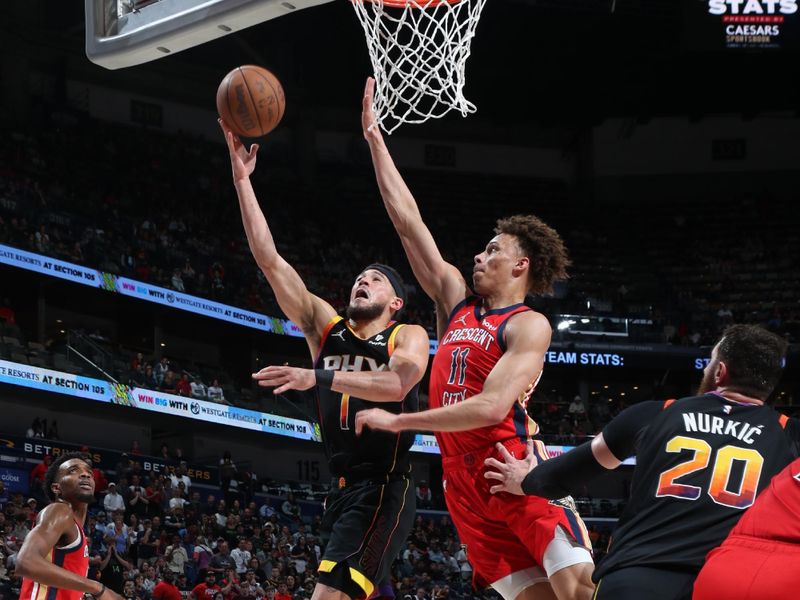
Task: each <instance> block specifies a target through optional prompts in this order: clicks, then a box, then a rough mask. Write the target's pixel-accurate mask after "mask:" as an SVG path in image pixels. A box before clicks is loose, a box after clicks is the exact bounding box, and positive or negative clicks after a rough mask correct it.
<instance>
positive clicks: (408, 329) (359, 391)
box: [253, 325, 429, 402]
mask: <svg viewBox="0 0 800 600" xmlns="http://www.w3.org/2000/svg"><path fill="white" fill-rule="evenodd" d="M428 354H429V340H428V334H427V333H426V332H425V330H424V329H423V328H422V327H420V326H419V325H405V326H403V327H402V328H400V330H399V331H398V332H397V336H396V337H395V346H394V351H393V352H392V356H391V358H390V359H389V365H388V366H389V368H388V370H386V371H323V372H320V371H321V370H314V369H301V368H297V367H287V366H270V367H266V368H265V369H262V370H261V371H259V372H258V373H255V374H254V375H253V378H254V379H256V380H258V384H259V385H261V386H264V387H275V390H274V393H275V394H280V393H283V392H285V391H286V390H307V389H309V388H311V387H313V386H315V385H329V386H330V388H331V389H332V390H333V391H334V392H340V393H342V394H349V395H351V396H355V397H356V398H362V399H364V400H371V401H373V402H399V401H401V400H402V399H403V398H405V397H406V395H407V394H408V392H409V391H410V390H411V388H412V387H414V386H415V385H416V384H417V383H419V381H420V380H421V379H422V377H423V375H425V369H426V368H427V366H428ZM326 377H327V378H329V379H330V378H332V379H331V380H330V381H329V382H326V381H325V378H326Z"/></svg>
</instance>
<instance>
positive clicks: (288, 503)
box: [281, 492, 300, 521]
mask: <svg viewBox="0 0 800 600" xmlns="http://www.w3.org/2000/svg"><path fill="white" fill-rule="evenodd" d="M281 512H283V514H284V515H286V516H287V517H289V518H290V519H292V520H293V521H299V519H300V505H299V504H297V500H295V499H294V494H293V493H292V492H287V493H286V500H284V501H283V504H281Z"/></svg>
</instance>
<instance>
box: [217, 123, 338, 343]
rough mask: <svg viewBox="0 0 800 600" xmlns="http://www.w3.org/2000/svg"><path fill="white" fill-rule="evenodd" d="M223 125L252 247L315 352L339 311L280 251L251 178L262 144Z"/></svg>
mask: <svg viewBox="0 0 800 600" xmlns="http://www.w3.org/2000/svg"><path fill="white" fill-rule="evenodd" d="M219 125H220V127H221V128H222V132H223V133H224V134H225V141H226V142H227V144H228V151H229V153H230V158H231V168H232V170H233V184H234V186H235V187H236V194H237V195H238V197H239V208H240V209H241V211H242V223H243V224H244V230H245V233H246V234H247V243H248V244H249V245H250V251H251V252H252V253H253V257H254V258H255V259H256V263H257V264H258V266H259V268H260V269H261V271H263V273H264V275H265V276H266V278H267V281H268V282H269V285H270V287H271V288H272V291H273V292H275V298H276V299H277V300H278V305H279V306H280V307H281V310H283V312H284V313H286V316H287V317H289V319H291V320H292V321H293V322H294V323H296V324H297V325H298V326H299V327H300V328H301V329H302V330H303V333H305V335H306V340H307V341H308V344H309V346H310V347H311V351H312V354H315V353H316V351H317V350H318V347H319V340H320V334H321V332H322V331H323V330H324V329H325V326H326V325H327V324H328V321H330V320H331V319H332V318H333V317H334V316H335V315H336V311H335V310H334V309H333V307H332V306H331V305H330V304H328V303H327V302H325V301H324V300H323V299H322V298H319V297H318V296H315V295H314V294H312V293H311V292H309V291H308V289H307V288H306V285H305V283H303V280H302V279H301V278H300V275H298V273H297V271H296V270H295V269H294V268H293V267H292V266H291V265H290V264H289V263H287V262H286V261H285V260H284V258H283V257H282V256H281V255H280V254H278V249H277V248H276V247H275V240H273V238H272V232H271V231H270V229H269V225H268V224H267V219H266V217H264V213H263V212H262V210H261V207H260V206H259V204H258V199H257V198H256V193H255V191H254V190H253V184H252V183H251V182H250V175H251V174H252V173H253V170H254V169H255V166H256V153H257V152H258V144H253V145H252V146H250V150H249V151H248V150H246V149H245V147H244V144H242V142H241V140H240V139H239V138H238V137H237V136H236V135H234V133H233V131H231V129H230V127H228V125H227V124H226V123H225V121H223V120H222V119H219Z"/></svg>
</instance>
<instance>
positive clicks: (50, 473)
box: [44, 452, 92, 502]
mask: <svg viewBox="0 0 800 600" xmlns="http://www.w3.org/2000/svg"><path fill="white" fill-rule="evenodd" d="M73 458H79V459H80V460H82V461H83V462H85V463H86V464H87V465H89V468H91V466H92V464H91V463H90V462H89V457H88V455H86V454H84V453H83V452H67V453H65V454H62V455H60V456H59V457H58V458H57V459H55V460H54V461H53V462H52V463H50V466H49V467H48V468H47V473H45V475H44V492H45V494H47V497H48V498H49V499H50V502H54V501H55V499H56V495H55V494H54V493H53V483H54V482H55V480H56V476H57V475H58V470H59V469H60V468H61V465H63V464H64V463H65V462H67V461H68V460H72V459H73Z"/></svg>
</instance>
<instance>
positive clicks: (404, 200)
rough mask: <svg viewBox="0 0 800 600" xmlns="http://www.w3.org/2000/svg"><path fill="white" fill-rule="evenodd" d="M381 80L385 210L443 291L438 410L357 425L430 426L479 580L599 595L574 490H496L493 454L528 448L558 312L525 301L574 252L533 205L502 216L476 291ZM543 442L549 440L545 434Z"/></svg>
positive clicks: (366, 417) (437, 297) (379, 143)
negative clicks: (390, 115) (450, 257)
mask: <svg viewBox="0 0 800 600" xmlns="http://www.w3.org/2000/svg"><path fill="white" fill-rule="evenodd" d="M374 86H375V82H374V81H373V80H372V79H371V78H370V79H369V80H368V81H367V86H366V89H365V92H364V99H363V106H362V128H363V131H364V137H365V138H366V140H367V142H368V143H369V147H370V150H371V152H372V160H373V164H374V166H375V173H376V176H377V180H378V186H379V188H380V191H381V194H382V196H383V201H384V204H385V206H386V210H387V211H388V213H389V216H390V218H391V220H392V223H393V224H394V226H395V229H396V230H397V233H398V234H399V235H400V239H401V241H402V243H403V247H404V248H405V251H406V255H407V257H408V260H409V262H410V263H411V267H412V268H413V270H414V275H415V276H416V278H417V280H418V281H419V283H420V285H421V286H422V288H423V289H424V290H425V292H426V293H427V294H428V296H430V297H431V299H433V301H434V303H435V305H436V314H437V319H438V323H437V326H438V333H439V350H438V351H437V353H436V356H435V357H434V360H433V366H432V369H431V376H430V405H431V407H432V408H431V409H430V410H426V411H422V412H418V413H413V414H410V413H408V414H391V413H389V412H387V411H384V410H380V409H372V410H367V411H363V412H361V413H359V414H358V415H357V416H356V429H357V431H358V432H362V433H363V434H365V433H366V432H367V430H369V429H380V430H386V431H392V432H400V431H413V430H429V431H434V432H435V433H436V439H437V441H438V442H439V448H440V449H441V453H442V465H443V469H444V475H443V479H444V480H443V482H442V484H443V486H444V490H445V499H446V501H447V507H448V510H449V511H450V514H451V516H452V518H453V522H454V524H455V525H456V528H457V530H458V534H459V536H460V538H461V541H462V542H463V543H465V544H466V546H467V556H468V559H469V561H470V564H471V565H472V567H473V577H474V580H475V584H476V586H479V587H483V586H486V585H491V586H492V587H493V588H494V589H495V590H496V591H497V592H498V593H500V594H501V595H502V596H503V598H505V599H506V600H514V599H518V600H531V599H534V598H536V599H543V598H553V597H554V596H553V593H554V592H555V595H556V596H557V597H558V598H559V599H560V600H566V599H584V600H585V599H588V598H591V596H592V593H593V592H594V584H593V583H592V581H591V574H592V570H593V567H594V565H593V562H592V556H591V554H590V551H589V548H590V547H591V546H590V542H589V539H588V535H587V532H586V529H585V527H584V525H583V522H582V521H581V519H580V517H579V516H578V514H577V512H576V511H575V510H574V503H572V502H571V499H564V500H563V501H554V502H550V501H547V500H544V499H542V498H533V497H516V496H513V495H510V494H503V495H501V496H499V497H494V496H492V495H491V494H490V493H489V485H488V484H487V481H486V479H485V478H484V476H483V461H484V459H485V458H487V457H489V456H498V455H497V450H496V449H495V447H494V444H495V443H500V444H502V445H503V446H504V447H505V448H506V449H507V450H508V451H509V452H510V453H512V454H516V455H518V456H523V454H524V453H525V448H526V442H527V440H528V439H529V438H530V436H532V435H534V434H536V433H537V430H538V427H537V425H536V424H535V423H534V422H533V421H531V420H530V419H529V418H528V415H527V413H526V410H525V406H526V404H527V401H528V398H529V397H530V393H531V392H532V391H533V388H534V386H535V384H536V382H537V381H538V379H539V377H540V376H541V372H542V367H543V365H544V353H545V352H546V351H547V348H548V347H549V345H550V335H551V329H550V325H549V323H548V322H547V319H546V318H545V317H544V316H543V315H541V314H538V313H536V312H534V311H533V310H531V309H530V308H528V307H527V306H526V305H525V303H524V301H525V296H526V294H528V293H529V292H530V293H534V294H538V293H545V292H548V291H549V290H550V289H551V287H552V284H553V282H554V281H556V280H557V279H560V278H564V277H566V268H567V266H568V264H569V260H568V258H567V251H566V248H565V247H564V244H563V242H562V240H561V238H560V237H559V236H558V234H557V233H556V231H554V230H553V229H552V228H550V227H549V226H547V225H546V224H545V223H543V222H542V221H541V220H539V219H538V218H536V217H534V216H531V215H518V216H515V217H510V218H508V219H502V220H500V221H498V224H497V228H496V229H495V233H496V235H495V236H494V237H493V238H492V239H491V240H489V243H488V244H487V245H486V248H485V249H484V250H483V251H481V252H480V253H479V254H478V255H476V256H475V267H474V270H473V284H474V290H475V291H474V293H473V291H472V290H471V289H470V287H469V285H468V284H467V283H466V281H465V280H464V278H463V277H462V276H461V274H460V273H459V271H458V269H456V267H454V266H453V265H451V264H449V263H447V262H445V260H444V259H443V258H442V255H441V253H440V252H439V249H438V248H437V246H436V243H435V241H434V240H433V237H432V236H431V233H430V231H429V230H428V228H427V227H426V226H425V224H424V223H423V221H422V217H421V216H420V213H419V209H418V208H417V205H416V201H415V200H414V197H413V196H412V195H411V192H410V191H409V189H408V187H407V186H406V184H405V182H404V181H403V179H402V177H401V175H400V173H399V172H398V171H397V168H396V167H395V165H394V162H393V161H392V158H391V156H390V154H389V151H388V150H387V148H386V145H385V143H384V141H383V137H382V135H381V133H380V130H379V128H378V127H377V126H376V125H375V115H374V112H373V108H372V94H373V91H374ZM537 448H538V451H540V452H542V453H544V452H545V450H544V446H543V445H542V444H541V442H537Z"/></svg>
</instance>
